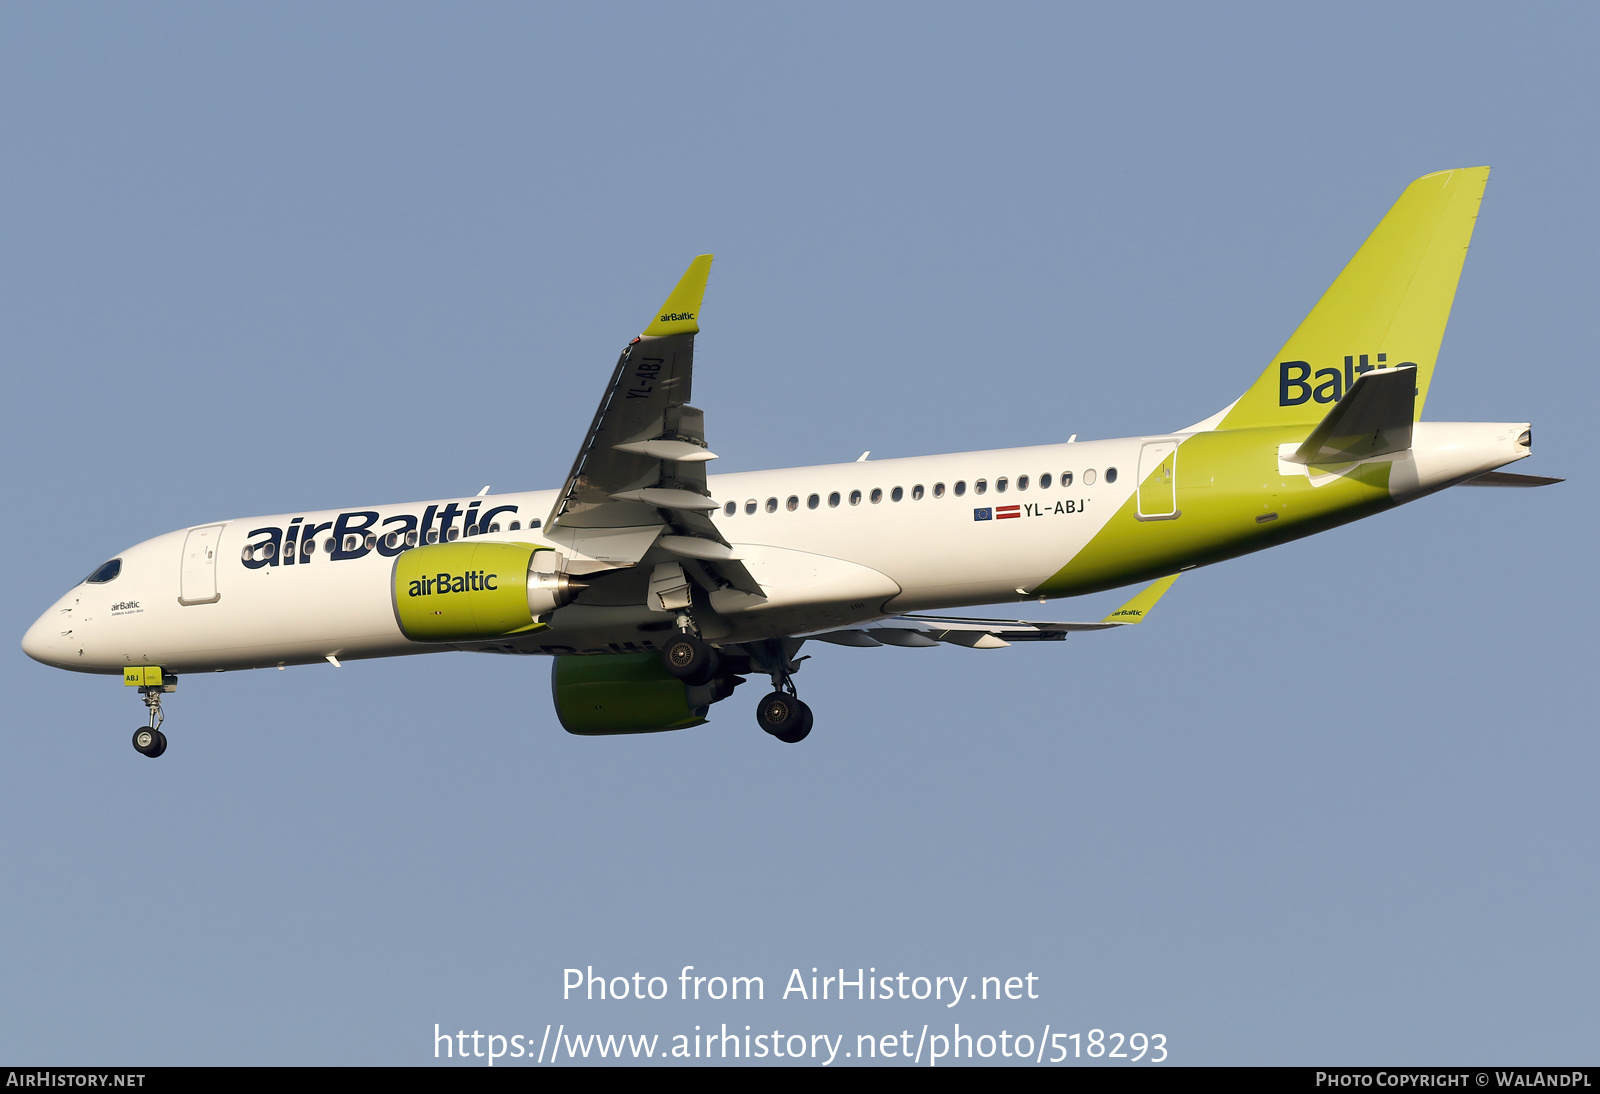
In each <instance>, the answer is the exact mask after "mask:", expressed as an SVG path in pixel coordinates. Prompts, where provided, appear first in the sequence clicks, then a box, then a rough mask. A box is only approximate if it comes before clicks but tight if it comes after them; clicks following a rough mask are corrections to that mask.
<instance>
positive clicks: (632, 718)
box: [550, 653, 748, 737]
mask: <svg viewBox="0 0 1600 1094" xmlns="http://www.w3.org/2000/svg"><path fill="white" fill-rule="evenodd" d="M552 660H553V661H554V662H555V664H554V665H553V666H552V667H551V670H550V690H551V693H552V695H553V696H554V698H555V702H556V717H558V718H560V719H561V725H562V726H563V727H564V728H565V729H566V731H567V732H568V733H576V734H579V735H581V736H585V737H599V736H604V735H606V734H612V733H658V732H660V731H662V730H667V729H687V728H689V727H690V726H697V725H701V724H703V723H704V722H705V720H706V712H707V711H708V710H709V709H710V708H711V704H712V703H716V702H720V701H721V700H723V699H726V698H727V697H728V696H730V695H732V694H733V689H734V688H736V687H738V686H739V685H740V684H742V683H744V677H742V676H735V675H732V674H731V673H727V674H723V675H721V676H718V677H717V678H716V679H714V680H712V681H710V682H708V683H705V684H688V683H685V682H684V681H683V680H680V679H679V678H678V677H676V676H673V675H672V674H671V673H669V672H668V671H667V670H666V666H664V665H663V664H662V663H661V657H660V655H658V654H655V653H598V654H562V655H558V656H556V657H554V658H552ZM743 660H745V659H743V658H735V657H733V656H732V655H730V661H743ZM746 671H748V669H746Z"/></svg>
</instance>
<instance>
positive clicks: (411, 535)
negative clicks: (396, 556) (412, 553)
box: [406, 531, 417, 547]
mask: <svg viewBox="0 0 1600 1094" xmlns="http://www.w3.org/2000/svg"><path fill="white" fill-rule="evenodd" d="M416 545H417V533H416V532H415V531H411V532H407V533H406V546H407V547H415V546H416Z"/></svg>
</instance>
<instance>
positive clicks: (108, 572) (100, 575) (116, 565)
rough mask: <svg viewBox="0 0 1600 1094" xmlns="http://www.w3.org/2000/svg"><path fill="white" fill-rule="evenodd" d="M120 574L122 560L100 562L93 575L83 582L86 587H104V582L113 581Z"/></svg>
mask: <svg viewBox="0 0 1600 1094" xmlns="http://www.w3.org/2000/svg"><path fill="white" fill-rule="evenodd" d="M121 572H122V560H121V559H120V558H114V559H112V560H111V561H110V562H102V563H101V564H100V565H99V566H98V567H96V568H95V571H94V573H92V574H90V575H89V576H88V577H86V578H84V579H83V581H84V584H86V585H104V584H105V583H106V582H108V581H112V580H114V579H115V578H116V576H117V575H118V574H120V573H121Z"/></svg>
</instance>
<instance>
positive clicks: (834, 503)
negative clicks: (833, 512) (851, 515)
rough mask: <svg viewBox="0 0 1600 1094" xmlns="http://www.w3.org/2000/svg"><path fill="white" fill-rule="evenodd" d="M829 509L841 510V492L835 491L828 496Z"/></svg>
mask: <svg viewBox="0 0 1600 1094" xmlns="http://www.w3.org/2000/svg"><path fill="white" fill-rule="evenodd" d="M828 508H829V509H837V508H839V491H837V490H835V491H834V492H833V493H831V494H829V495H828Z"/></svg>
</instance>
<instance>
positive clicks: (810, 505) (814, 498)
mask: <svg viewBox="0 0 1600 1094" xmlns="http://www.w3.org/2000/svg"><path fill="white" fill-rule="evenodd" d="M821 504H822V495H820V494H812V495H811V496H810V497H809V498H807V499H806V508H807V509H815V508H816V507H817V506H819V505H821Z"/></svg>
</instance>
